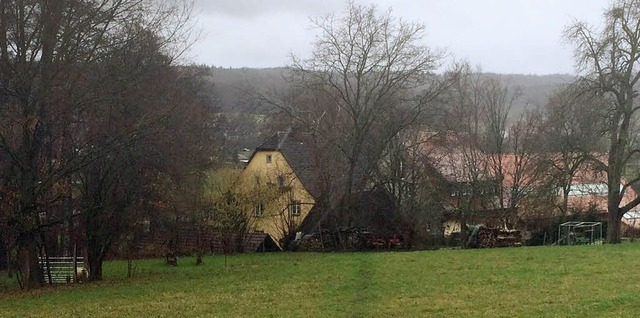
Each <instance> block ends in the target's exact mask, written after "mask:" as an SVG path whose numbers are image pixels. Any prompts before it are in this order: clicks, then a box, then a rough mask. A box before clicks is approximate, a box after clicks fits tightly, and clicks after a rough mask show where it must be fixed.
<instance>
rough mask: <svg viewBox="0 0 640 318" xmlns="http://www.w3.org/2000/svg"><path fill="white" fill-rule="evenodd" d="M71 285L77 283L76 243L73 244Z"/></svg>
mask: <svg viewBox="0 0 640 318" xmlns="http://www.w3.org/2000/svg"><path fill="white" fill-rule="evenodd" d="M71 275H73V283H74V284H77V283H78V245H77V243H74V244H73V273H71Z"/></svg>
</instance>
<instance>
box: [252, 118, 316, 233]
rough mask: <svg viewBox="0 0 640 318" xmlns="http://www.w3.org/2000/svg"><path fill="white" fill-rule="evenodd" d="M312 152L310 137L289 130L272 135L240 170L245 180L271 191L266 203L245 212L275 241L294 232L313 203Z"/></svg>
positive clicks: (314, 176)
mask: <svg viewBox="0 0 640 318" xmlns="http://www.w3.org/2000/svg"><path fill="white" fill-rule="evenodd" d="M313 154H314V151H313V140H312V138H311V136H310V135H308V134H305V133H301V132H295V131H293V132H292V130H288V131H285V132H279V133H277V134H275V135H273V136H272V137H271V138H269V139H268V140H266V141H265V142H264V143H262V144H261V145H260V146H258V147H257V148H256V150H255V151H254V152H253V154H252V155H251V158H250V159H249V161H248V163H247V166H246V167H245V169H244V172H243V179H244V182H248V184H250V183H252V182H253V183H258V184H259V185H261V187H258V188H264V186H266V188H268V189H272V190H273V191H270V192H271V193H272V195H269V196H266V197H267V198H266V199H264V200H265V202H260V203H258V204H256V206H254V207H253V209H252V210H251V211H248V213H250V214H251V215H252V218H253V219H254V220H255V223H254V229H255V230H256V231H259V232H260V231H261V232H264V233H267V234H269V235H271V237H272V238H273V239H274V240H275V241H276V242H281V241H282V239H283V238H285V237H286V236H288V235H295V232H296V231H297V229H298V227H299V226H300V224H301V223H302V221H303V220H304V219H305V218H306V217H307V215H308V214H309V211H310V210H311V208H312V207H313V206H314V204H315V202H316V199H315V198H316V195H317V193H316V184H317V173H316V169H315V167H316V166H315V163H314V162H315V157H314V155H313ZM257 196H258V194H257ZM262 197H265V196H262Z"/></svg>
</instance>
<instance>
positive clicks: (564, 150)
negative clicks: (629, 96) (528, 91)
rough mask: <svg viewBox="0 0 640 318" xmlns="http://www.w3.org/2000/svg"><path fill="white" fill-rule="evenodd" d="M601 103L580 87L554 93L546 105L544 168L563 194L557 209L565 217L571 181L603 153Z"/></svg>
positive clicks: (602, 112)
mask: <svg viewBox="0 0 640 318" xmlns="http://www.w3.org/2000/svg"><path fill="white" fill-rule="evenodd" d="M601 103H602V100H601V98H600V97H599V96H597V95H596V94H593V92H592V91H585V90H584V88H583V87H581V86H580V85H570V86H567V87H565V88H561V89H559V90H557V91H556V92H555V93H554V94H552V95H551V96H550V97H549V100H548V101H547V104H546V105H545V117H546V118H545V121H544V123H543V127H542V130H543V132H542V133H543V134H544V139H545V142H544V145H543V147H544V149H545V151H547V152H548V154H549V155H548V156H547V160H545V163H544V165H545V166H547V167H548V168H549V174H550V177H551V180H552V181H553V183H555V184H556V185H557V186H558V187H559V188H560V189H561V191H562V200H561V201H560V202H559V205H558V209H559V210H560V214H561V215H562V216H566V215H567V208H568V201H569V193H570V191H571V184H572V180H573V178H574V177H575V175H576V173H577V172H578V171H580V170H581V169H586V168H597V167H593V164H592V160H593V159H601V158H599V156H598V155H597V154H598V153H603V152H605V149H606V146H605V143H604V140H603V139H604V138H603V136H602V133H603V131H602V128H601V127H602V125H603V123H602V118H604V117H606V113H605V112H604V110H603V109H602V107H601V105H602V104H601Z"/></svg>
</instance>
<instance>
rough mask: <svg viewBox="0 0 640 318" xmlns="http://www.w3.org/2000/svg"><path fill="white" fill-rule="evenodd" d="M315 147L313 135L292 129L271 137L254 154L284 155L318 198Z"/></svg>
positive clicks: (303, 182) (308, 189) (318, 188)
mask: <svg viewBox="0 0 640 318" xmlns="http://www.w3.org/2000/svg"><path fill="white" fill-rule="evenodd" d="M315 145H316V144H315V141H314V139H313V136H311V134H309V133H305V132H302V131H299V130H296V129H291V128H290V129H288V130H286V131H282V132H278V133H276V134H274V135H273V136H271V137H269V138H268V139H267V140H266V141H265V142H263V143H262V144H261V145H260V146H258V147H257V148H256V150H255V152H254V154H255V153H256V152H258V151H279V152H280V153H282V155H283V156H284V157H285V159H286V160H287V162H288V163H289V165H290V166H291V169H293V172H294V173H295V174H296V176H297V177H298V179H299V180H300V182H302V184H303V185H304V187H305V188H306V189H307V191H309V193H310V194H311V195H312V196H313V197H315V198H318V196H319V195H320V193H319V192H320V184H319V182H320V179H319V169H318V165H317V161H316V147H315ZM252 157H253V156H252ZM249 160H251V159H249Z"/></svg>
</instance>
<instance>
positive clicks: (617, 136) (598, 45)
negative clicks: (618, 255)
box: [566, 0, 640, 243]
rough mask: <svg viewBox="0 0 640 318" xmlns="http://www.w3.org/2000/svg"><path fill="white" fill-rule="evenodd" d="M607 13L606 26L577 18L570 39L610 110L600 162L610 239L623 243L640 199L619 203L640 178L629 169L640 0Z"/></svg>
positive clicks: (634, 150) (638, 147)
mask: <svg viewBox="0 0 640 318" xmlns="http://www.w3.org/2000/svg"><path fill="white" fill-rule="evenodd" d="M604 13H605V14H604V17H605V21H604V26H603V28H602V29H600V30H597V29H594V28H593V27H591V26H588V25H586V24H585V23H581V22H577V23H575V24H573V25H571V26H569V27H568V28H567V30H566V38H567V39H568V40H569V41H571V42H572V43H573V44H574V45H575V57H576V62H577V66H578V68H579V71H581V73H582V77H581V81H582V82H583V83H585V84H586V86H587V88H588V89H589V90H592V91H593V92H594V93H595V94H596V95H597V96H600V97H601V98H602V105H601V107H603V108H604V109H605V110H606V111H605V112H604V113H606V115H607V116H606V120H605V124H604V127H603V132H604V135H605V136H606V138H607V140H608V156H607V159H606V160H600V165H601V167H602V169H603V170H604V171H606V172H607V186H608V199H607V201H608V204H607V205H608V223H609V225H608V228H607V241H608V242H609V243H619V242H620V234H621V233H620V226H621V219H622V216H623V215H624V214H625V213H626V212H628V211H629V210H631V209H632V208H634V207H635V206H637V205H638V204H639V203H640V196H638V197H636V198H634V199H633V200H631V201H630V202H629V203H627V204H624V205H623V206H620V204H621V201H622V198H623V197H624V195H625V192H626V191H627V189H629V188H630V187H633V186H634V185H635V184H636V183H637V182H638V181H640V173H638V171H636V170H635V169H629V168H630V167H631V166H632V164H633V163H634V162H635V161H637V160H638V158H639V156H638V155H639V154H640V144H638V142H637V141H638V138H637V119H638V109H640V107H638V105H636V97H637V96H638V92H637V87H638V86H637V85H638V81H639V80H640V72H639V66H640V64H639V63H640V62H639V61H640V32H639V31H638V30H640V1H638V0H617V1H614V2H613V3H612V5H611V6H610V7H609V8H608V9H607V10H606V11H605V12H604ZM625 175H626V177H627V178H625ZM625 179H626V180H627V181H626V182H624V181H625Z"/></svg>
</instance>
